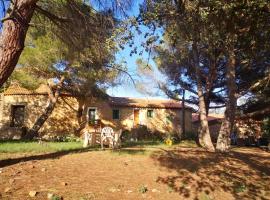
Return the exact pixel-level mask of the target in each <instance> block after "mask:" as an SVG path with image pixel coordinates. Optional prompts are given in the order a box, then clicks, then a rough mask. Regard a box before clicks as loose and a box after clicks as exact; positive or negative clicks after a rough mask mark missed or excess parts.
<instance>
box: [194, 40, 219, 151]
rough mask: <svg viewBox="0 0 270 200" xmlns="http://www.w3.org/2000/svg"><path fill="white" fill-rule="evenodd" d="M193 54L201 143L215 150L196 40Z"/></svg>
mask: <svg viewBox="0 0 270 200" xmlns="http://www.w3.org/2000/svg"><path fill="white" fill-rule="evenodd" d="M192 47H193V49H192V50H193V56H194V70H195V74H196V80H197V93H198V96H199V117H200V129H199V144H200V145H201V146H202V147H204V148H206V149H207V150H208V151H215V148H214V145H213V143H212V141H211V137H210V131H209V126H208V120H207V113H206V105H205V100H204V96H203V86H202V80H201V73H200V68H199V66H200V64H199V54H198V49H197V44H196V42H194V43H193V45H192Z"/></svg>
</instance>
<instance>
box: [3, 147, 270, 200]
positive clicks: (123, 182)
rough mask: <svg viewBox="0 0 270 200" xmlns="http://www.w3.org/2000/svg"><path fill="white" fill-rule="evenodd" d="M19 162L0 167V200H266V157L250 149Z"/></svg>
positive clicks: (126, 151)
mask: <svg viewBox="0 0 270 200" xmlns="http://www.w3.org/2000/svg"><path fill="white" fill-rule="evenodd" d="M24 156H25V157H24V158H13V159H9V160H2V161H0V166H1V167H2V173H0V194H1V197H0V199H1V198H2V199H22V200H23V199H29V196H28V193H29V191H30V190H35V191H37V192H38V194H37V196H36V197H35V198H33V199H46V198H47V194H48V193H49V192H51V193H54V194H57V195H58V196H62V197H64V199H72V200H73V199H75V200H76V199H78V200H79V199H85V200H86V199H98V200H105V199H112V200H114V199H153V200H154V199H161V200H166V199H172V200H174V199H175V200H179V199H199V200H206V199H226V200H227V199H270V198H269V197H270V178H269V177H270V176H269V175H270V160H269V157H270V154H269V153H267V152H263V151H261V150H259V149H256V148H250V149H247V148H240V149H237V150H233V151H232V152H231V153H229V154H216V153H209V152H205V151H204V150H202V149H200V148H182V147H179V146H174V147H166V146H164V145H162V144H160V145H150V146H145V145H134V146H129V147H128V148H123V149H122V150H120V151H111V150H106V151H100V150H94V149H88V150H87V151H86V152H81V151H69V152H68V151H66V152H54V153H47V154H41V155H30V156H27V155H24ZM63 182H65V183H67V185H65V184H63ZM7 188H10V190H9V191H8V192H4V191H5V190H6V189H7Z"/></svg>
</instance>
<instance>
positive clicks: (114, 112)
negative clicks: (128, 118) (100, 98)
mask: <svg viewBox="0 0 270 200" xmlns="http://www.w3.org/2000/svg"><path fill="white" fill-rule="evenodd" d="M112 114H113V119H119V118H120V113H119V110H118V109H114V110H113V113H112Z"/></svg>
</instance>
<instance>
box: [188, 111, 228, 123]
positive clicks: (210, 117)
mask: <svg viewBox="0 0 270 200" xmlns="http://www.w3.org/2000/svg"><path fill="white" fill-rule="evenodd" d="M222 118H224V115H222V114H209V115H208V116H207V120H208V121H209V122H210V121H214V120H221V119H222ZM198 121H199V114H197V113H193V114H192V122H198Z"/></svg>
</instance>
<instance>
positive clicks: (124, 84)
mask: <svg viewBox="0 0 270 200" xmlns="http://www.w3.org/2000/svg"><path fill="white" fill-rule="evenodd" d="M142 2H143V0H137V1H133V6H132V8H131V9H130V10H129V11H128V14H129V16H137V15H138V13H139V4H140V3H142ZM6 7H7V6H6ZM3 11H4V10H3V7H2V5H0V18H3V17H4V12H3ZM141 31H142V34H141V35H136V38H135V42H134V43H135V45H137V46H140V44H141V42H142V41H143V35H144V33H146V32H147V29H146V28H143V27H142V29H141ZM130 51H131V48H130V47H129V46H128V45H127V46H126V47H125V49H123V50H121V51H119V52H118V53H117V54H116V62H121V61H125V62H126V66H127V68H128V73H129V74H130V75H131V76H132V77H133V79H134V80H135V82H136V83H137V84H140V85H145V86H147V88H148V93H151V95H149V94H146V93H145V92H143V93H142V92H139V91H138V90H137V89H136V86H135V85H134V84H133V82H132V80H131V79H130V78H129V77H128V76H123V77H121V81H120V83H121V84H119V85H117V86H114V87H110V88H109V89H108V90H107V92H108V94H109V95H112V96H121V97H123V96H125V97H147V96H149V97H150V96H151V97H157V98H160V97H161V98H166V96H165V95H164V94H162V92H161V91H159V90H157V88H156V87H155V86H153V84H151V80H149V79H147V78H145V77H140V76H139V75H138V73H137V65H136V60H137V59H138V58H141V59H143V60H147V59H148V57H149V54H148V53H146V52H144V53H143V54H142V56H139V55H138V54H133V56H130ZM149 65H151V66H152V67H153V68H154V71H155V73H154V75H155V76H156V78H157V79H160V78H161V77H162V75H161V74H160V73H158V71H157V68H156V66H155V63H154V62H153V60H152V59H151V58H150V60H149ZM162 78H164V77H162ZM152 83H153V81H152Z"/></svg>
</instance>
